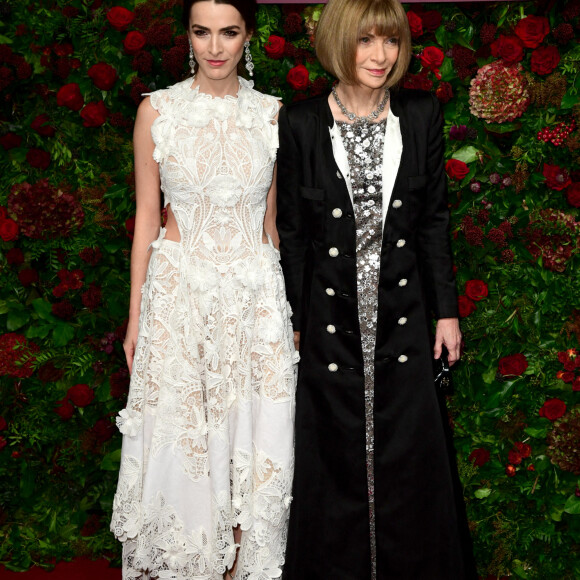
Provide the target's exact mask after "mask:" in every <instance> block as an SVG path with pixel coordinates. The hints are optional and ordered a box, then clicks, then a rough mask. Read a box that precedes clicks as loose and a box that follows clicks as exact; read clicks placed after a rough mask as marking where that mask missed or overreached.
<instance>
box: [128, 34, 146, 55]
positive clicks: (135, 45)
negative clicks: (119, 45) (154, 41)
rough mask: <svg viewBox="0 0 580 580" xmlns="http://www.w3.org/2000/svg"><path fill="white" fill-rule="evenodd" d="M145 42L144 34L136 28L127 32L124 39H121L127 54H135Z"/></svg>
mask: <svg viewBox="0 0 580 580" xmlns="http://www.w3.org/2000/svg"><path fill="white" fill-rule="evenodd" d="M146 43H147V39H146V38H145V35H144V34H141V33H140V32H138V31H137V30H131V32H127V36H126V37H125V40H123V46H124V47H125V51H126V52H127V54H137V53H138V52H139V51H140V50H141V49H142V48H143V47H144V46H145V44H146Z"/></svg>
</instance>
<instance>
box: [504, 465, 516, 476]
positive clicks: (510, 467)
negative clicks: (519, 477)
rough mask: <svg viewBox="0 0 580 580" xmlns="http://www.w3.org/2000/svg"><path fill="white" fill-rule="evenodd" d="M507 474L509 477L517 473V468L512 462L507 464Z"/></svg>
mask: <svg viewBox="0 0 580 580" xmlns="http://www.w3.org/2000/svg"><path fill="white" fill-rule="evenodd" d="M505 474H506V475H507V476H508V477H514V475H515V474H516V468H515V467H514V466H513V465H511V464H508V465H506V468H505Z"/></svg>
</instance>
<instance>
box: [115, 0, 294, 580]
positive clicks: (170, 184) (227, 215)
mask: <svg viewBox="0 0 580 580" xmlns="http://www.w3.org/2000/svg"><path fill="white" fill-rule="evenodd" d="M255 8H256V7H255V2H254V1H253V0H221V1H220V0H189V1H185V2H184V7H183V20H184V25H185V26H186V29H187V34H188V36H189V40H190V42H191V52H190V67H191V69H192V73H194V76H193V78H188V79H187V80H185V81H183V82H180V83H177V84H175V85H173V86H171V87H169V88H168V89H164V90H159V91H156V92H154V93H151V95H150V96H149V97H147V98H146V99H145V100H144V101H143V102H142V104H141V105H140V106H139V111H138V113H137V119H136V123H135V137H134V147H135V177H136V194H137V215H136V225H135V237H134V241H133V248H132V254H131V300H130V313H129V325H128V329H127V336H126V338H125V343H124V348H125V353H126V355H127V362H128V365H129V369H130V371H131V387H130V392H129V399H128V402H127V407H126V409H123V410H122V411H121V412H120V414H119V418H118V419H117V424H118V426H119V429H120V430H121V432H122V433H123V435H124V437H123V449H122V456H121V469H120V474H119V483H118V488H117V494H116V496H115V500H114V506H113V520H112V523H111V529H112V531H113V532H114V533H115V535H116V536H117V537H118V538H119V540H121V541H122V542H123V577H124V578H127V579H129V578H131V579H136V578H141V579H157V578H171V579H174V580H192V579H194V578H195V579H198V580H202V579H204V580H222V579H223V578H224V577H226V578H230V579H231V578H233V577H235V578H236V579H241V580H244V579H249V578H252V579H255V580H266V579H269V578H277V577H279V576H280V569H281V567H282V565H283V563H284V547H285V543H286V534H287V521H288V510H289V505H290V499H291V498H290V491H291V482H292V469H293V414H294V412H293V411H294V389H295V362H297V361H296V359H297V356H298V355H297V353H296V351H295V349H294V345H293V341H292V329H291V326H290V322H289V318H290V310H289V306H288V303H287V302H286V298H285V291H284V283H283V278H282V271H281V268H280V264H279V253H278V250H277V249H276V247H275V246H276V245H277V233H276V226H275V216H276V191H275V185H274V182H273V177H274V174H275V159H276V152H277V147H278V132H277V129H278V127H277V117H278V111H279V104H278V101H277V100H276V99H275V98H273V97H270V96H266V95H262V94H261V93H258V92H257V91H255V90H254V89H253V88H252V83H250V82H248V81H246V80H245V79H243V78H241V77H238V76H237V72H236V71H237V67H238V64H239V62H240V61H241V59H242V58H243V57H244V59H245V61H246V65H245V66H246V68H247V69H248V71H249V73H250V75H251V74H252V68H253V65H252V62H251V55H250V52H249V40H250V37H251V34H252V31H253V29H254V26H255V20H254V18H255V16H254V14H255ZM161 191H163V194H164V203H165V207H166V208H167V223H166V225H165V227H161V222H160V215H161V208H160V200H161V194H160V192H161Z"/></svg>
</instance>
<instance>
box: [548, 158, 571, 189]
mask: <svg viewBox="0 0 580 580" xmlns="http://www.w3.org/2000/svg"><path fill="white" fill-rule="evenodd" d="M542 174H543V175H544V177H545V178H546V185H547V186H548V187H549V188H550V189H555V190H556V191H562V190H563V189H564V188H565V187H568V186H569V185H571V184H572V180H571V179H570V175H569V174H568V172H567V171H566V170H565V169H563V168H562V167H559V166H558V165H548V164H547V163H544V169H543V170H542Z"/></svg>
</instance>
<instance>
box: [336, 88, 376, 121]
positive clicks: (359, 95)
mask: <svg viewBox="0 0 580 580" xmlns="http://www.w3.org/2000/svg"><path fill="white" fill-rule="evenodd" d="M336 91H337V93H338V96H339V98H340V100H341V102H342V104H343V105H344V107H345V108H346V109H347V110H348V111H349V112H351V113H354V114H355V115H356V116H357V117H366V116H367V115H369V114H370V113H372V112H373V111H375V110H376V109H377V107H378V106H379V103H380V102H381V101H382V100H383V98H384V96H385V87H380V88H378V89H373V88H370V87H365V86H361V85H347V84H345V83H342V82H339V83H338V85H336ZM331 98H332V97H331ZM329 100H330V99H329ZM333 100H334V99H333ZM385 110H387V109H385ZM381 116H383V115H381Z"/></svg>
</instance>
